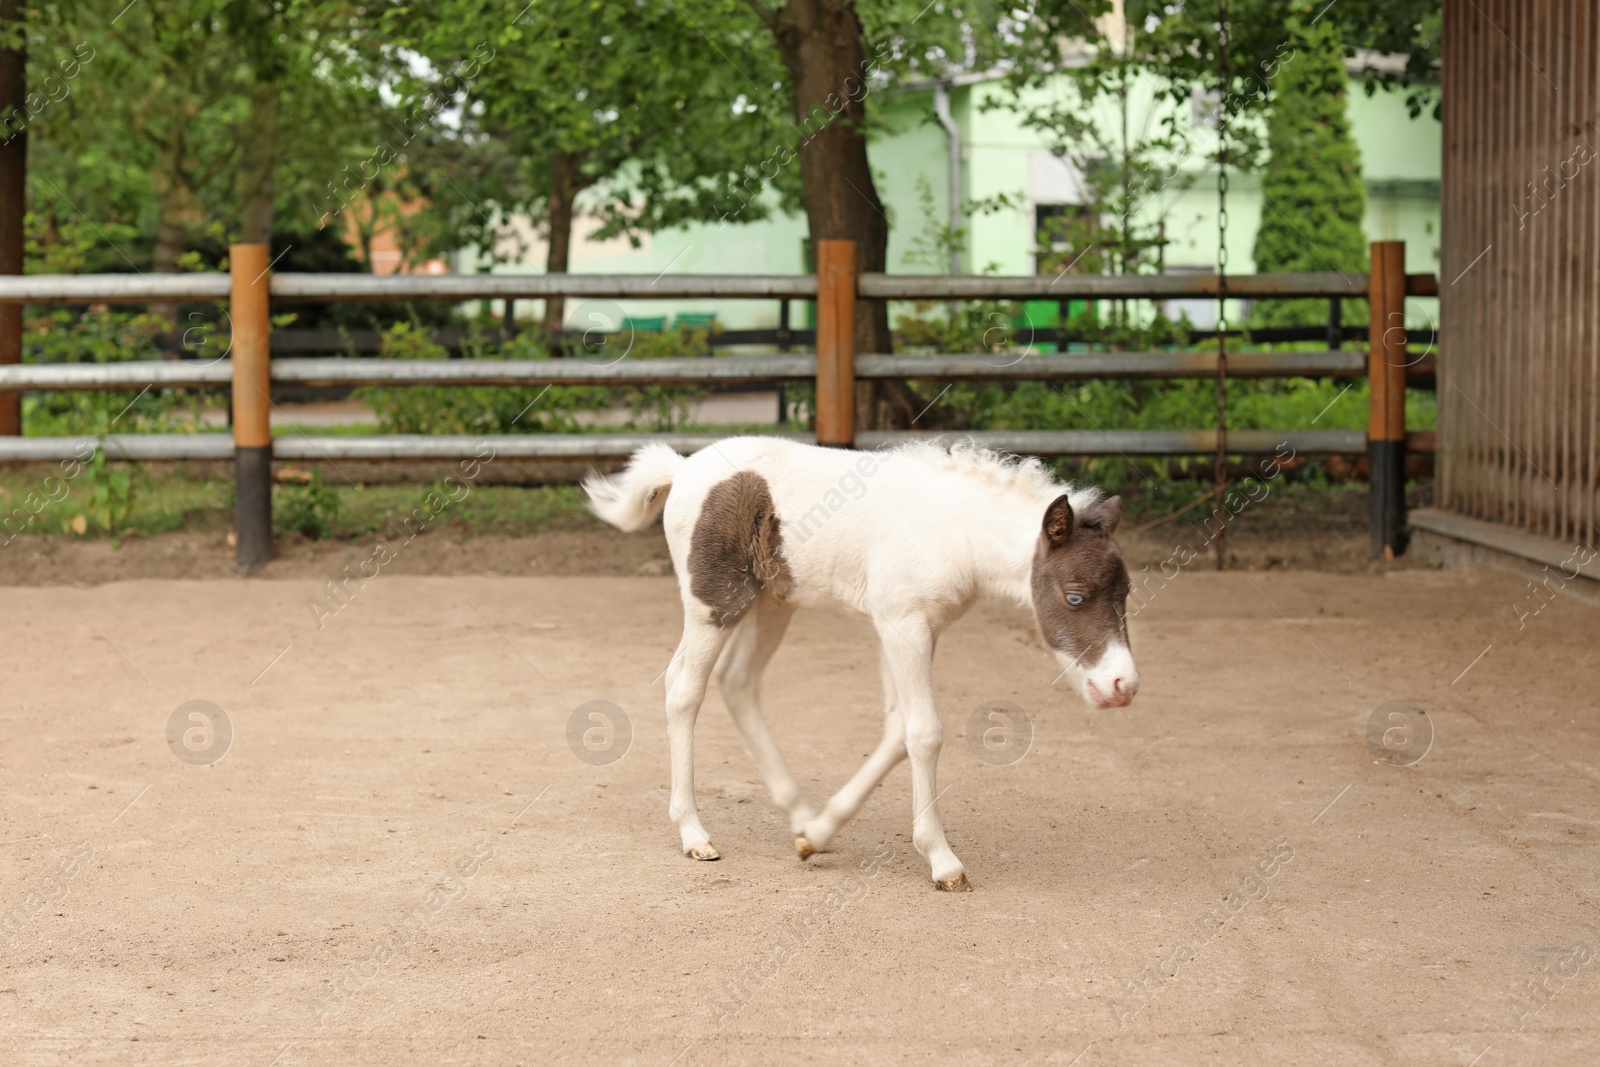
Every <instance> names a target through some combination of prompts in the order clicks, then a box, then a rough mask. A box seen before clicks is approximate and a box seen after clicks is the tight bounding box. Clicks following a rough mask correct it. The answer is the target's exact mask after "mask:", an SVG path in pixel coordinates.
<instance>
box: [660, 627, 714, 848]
mask: <svg viewBox="0 0 1600 1067" xmlns="http://www.w3.org/2000/svg"><path fill="white" fill-rule="evenodd" d="M705 614H706V612H705V610H704V609H703V608H701V609H699V610H696V608H695V607H693V606H686V609H685V611H684V618H683V640H681V641H680V642H678V650H677V651H676V652H674V653H673V654H672V662H671V663H669V664H667V747H668V748H669V749H670V751H671V755H672V797H671V800H670V802H669V804H668V808H667V814H668V815H670V816H671V818H672V821H673V822H674V823H676V824H677V827H678V834H679V836H680V837H681V838H682V839H683V851H684V852H685V853H687V854H688V855H690V856H693V857H694V858H695V859H697V860H715V859H721V858H722V855H721V853H719V852H718V851H717V850H716V849H715V848H713V847H712V846H711V837H710V835H708V834H707V833H706V830H705V827H703V826H701V825H700V814H699V812H698V811H696V810H695V805H694V723H695V719H696V718H697V717H698V716H699V714H700V704H701V703H702V702H703V701H704V700H705V696H706V681H707V680H708V679H709V678H710V677H711V668H712V667H713V666H715V664H716V662H717V654H718V653H720V652H721V651H722V646H723V644H724V643H725V642H726V641H727V639H728V631H727V630H725V629H723V628H722V627H719V626H717V625H716V624H714V623H712V622H710V621H709V620H707V619H705V618H704V617H703V616H704V615H705Z"/></svg>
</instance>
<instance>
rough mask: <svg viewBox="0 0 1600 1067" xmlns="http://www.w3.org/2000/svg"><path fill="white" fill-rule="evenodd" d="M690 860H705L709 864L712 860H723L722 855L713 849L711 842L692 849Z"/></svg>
mask: <svg viewBox="0 0 1600 1067" xmlns="http://www.w3.org/2000/svg"><path fill="white" fill-rule="evenodd" d="M689 858H690V859H696V860H705V861H707V862H709V861H711V860H720V859H721V858H722V853H720V852H718V851H717V850H716V849H714V848H712V847H711V842H709V841H707V842H706V843H705V844H703V845H695V846H694V847H693V848H691V849H690V850H689Z"/></svg>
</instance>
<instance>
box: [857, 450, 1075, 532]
mask: <svg viewBox="0 0 1600 1067" xmlns="http://www.w3.org/2000/svg"><path fill="white" fill-rule="evenodd" d="M889 451H890V453H892V454H894V455H900V456H904V457H905V458H907V459H910V460H914V461H916V462H917V463H920V464H922V465H923V466H925V467H928V468H930V469H932V470H934V471H937V472H939V473H941V474H955V475H960V476H964V477H967V478H973V479H976V480H978V481H980V482H982V483H983V484H984V485H986V486H988V487H990V488H993V489H997V490H999V491H1000V492H1002V493H1008V494H1017V495H1021V496H1026V497H1028V498H1029V499H1030V500H1035V501H1037V502H1038V503H1039V504H1040V505H1041V506H1044V505H1048V504H1049V503H1050V502H1051V501H1052V500H1054V499H1055V498H1056V497H1058V496H1060V495H1061V494H1062V493H1066V494H1068V495H1069V496H1070V498H1071V504H1072V507H1073V509H1074V510H1081V509H1083V508H1086V507H1089V506H1090V505H1092V504H1094V503H1096V502H1097V501H1099V500H1100V499H1101V498H1102V497H1103V496H1104V494H1103V493H1102V492H1101V491H1100V490H1099V489H1098V488H1096V487H1094V486H1082V485H1073V484H1071V483H1070V482H1063V481H1061V480H1060V479H1058V478H1057V477H1056V476H1055V475H1054V474H1052V473H1051V472H1050V468H1049V467H1047V466H1045V464H1044V462H1043V461H1042V460H1040V459H1039V458H1038V457H1037V456H1017V455H1013V454H1011V453H1009V452H997V451H995V450H994V449H990V448H983V447H981V446H980V445H978V443H977V442H975V441H973V440H972V439H971V438H956V439H953V440H937V441H911V442H908V443H906V444H903V445H898V446H896V447H894V448H892V449H890V450H889ZM1041 514H1042V512H1041Z"/></svg>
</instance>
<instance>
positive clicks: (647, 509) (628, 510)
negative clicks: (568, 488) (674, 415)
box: [583, 445, 687, 533]
mask: <svg viewBox="0 0 1600 1067" xmlns="http://www.w3.org/2000/svg"><path fill="white" fill-rule="evenodd" d="M685 462H687V461H686V460H685V459H684V458H683V457H682V456H680V455H678V454H677V453H676V452H674V451H673V450H672V449H670V448H668V447H667V446H666V445H645V446H644V447H643V448H641V449H639V451H637V452H635V453H634V454H633V458H632V459H631V460H629V461H628V466H627V469H625V470H624V471H623V472H622V473H621V474H613V475H611V476H609V477H605V478H602V477H600V476H599V475H597V474H591V475H590V476H589V477H587V478H585V479H584V480H583V490H584V492H586V493H588V494H589V508H590V510H592V511H593V512H594V513H595V514H596V515H598V516H600V518H601V519H603V520H605V521H606V522H608V523H610V524H611V525H612V526H615V527H616V528H617V529H619V530H623V531H625V532H627V533H632V532H633V531H635V530H642V529H644V528H645V527H646V526H649V525H650V524H651V523H652V522H654V521H655V520H656V517H657V516H659V515H660V514H661V509H662V508H664V507H666V506H667V493H668V492H669V491H670V490H671V489H672V479H674V478H676V477H677V476H678V468H679V467H682V466H683V464H684V463H685Z"/></svg>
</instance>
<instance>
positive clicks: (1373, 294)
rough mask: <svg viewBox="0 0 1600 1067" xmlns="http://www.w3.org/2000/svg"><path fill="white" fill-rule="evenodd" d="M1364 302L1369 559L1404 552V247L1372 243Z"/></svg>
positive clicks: (1379, 242)
mask: <svg viewBox="0 0 1600 1067" xmlns="http://www.w3.org/2000/svg"><path fill="white" fill-rule="evenodd" d="M1369 278H1370V280H1369V282H1368V293H1367V299H1368V302H1369V304H1370V305H1371V311H1372V318H1371V321H1370V325H1369V326H1368V332H1367V352H1368V355H1367V381H1368V383H1369V385H1370V386H1371V390H1372V399H1371V406H1370V407H1369V408H1368V415H1367V465H1368V468H1369V475H1368V477H1369V479H1370V482H1369V485H1370V491H1371V500H1370V512H1369V520H1368V521H1369V529H1370V535H1371V546H1372V558H1373V559H1393V558H1394V557H1395V556H1398V555H1399V554H1400V553H1402V552H1404V551H1405V524H1406V359H1407V357H1406V307H1405V304H1406V245H1405V242H1404V241H1374V242H1372V272H1371V274H1370V276H1369Z"/></svg>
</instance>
